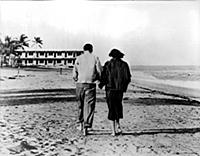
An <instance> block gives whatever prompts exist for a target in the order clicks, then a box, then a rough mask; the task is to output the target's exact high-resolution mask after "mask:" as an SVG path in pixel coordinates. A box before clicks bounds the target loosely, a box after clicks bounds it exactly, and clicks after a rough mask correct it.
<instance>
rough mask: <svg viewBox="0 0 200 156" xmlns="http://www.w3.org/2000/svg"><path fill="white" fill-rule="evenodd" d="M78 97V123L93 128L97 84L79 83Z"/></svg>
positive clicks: (77, 86) (77, 88) (77, 87)
mask: <svg viewBox="0 0 200 156" xmlns="http://www.w3.org/2000/svg"><path fill="white" fill-rule="evenodd" d="M76 96H77V101H78V121H79V122H80V123H84V127H88V128H91V127H92V123H93V118H94V111H95V103H96V84H94V83H77V84H76Z"/></svg>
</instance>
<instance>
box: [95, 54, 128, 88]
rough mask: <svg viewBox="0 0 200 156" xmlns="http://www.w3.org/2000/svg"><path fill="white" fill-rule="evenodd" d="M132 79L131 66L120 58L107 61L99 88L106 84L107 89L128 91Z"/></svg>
mask: <svg viewBox="0 0 200 156" xmlns="http://www.w3.org/2000/svg"><path fill="white" fill-rule="evenodd" d="M130 81H131V73H130V70H129V66H128V64H127V63H126V62H124V61H123V60H121V59H120V58H113V59H111V60H110V61H107V62H106V63H105V65H104V67H103V71H102V74H101V80H100V84H99V88H102V87H103V86H104V85H105V88H106V90H108V89H114V90H121V91H123V92H126V90H127V87H128V84H129V83H130Z"/></svg>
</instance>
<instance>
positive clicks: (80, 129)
mask: <svg viewBox="0 0 200 156" xmlns="http://www.w3.org/2000/svg"><path fill="white" fill-rule="evenodd" d="M76 128H77V129H78V130H79V131H83V124H82V123H79V125H78V127H76Z"/></svg>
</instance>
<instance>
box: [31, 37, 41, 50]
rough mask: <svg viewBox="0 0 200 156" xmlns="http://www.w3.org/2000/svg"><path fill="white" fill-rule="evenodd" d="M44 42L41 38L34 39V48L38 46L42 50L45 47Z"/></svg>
mask: <svg viewBox="0 0 200 156" xmlns="http://www.w3.org/2000/svg"><path fill="white" fill-rule="evenodd" d="M42 42H43V41H42V40H41V38H40V37H34V40H33V45H32V46H36V45H37V46H38V47H40V48H42V45H43V43H42Z"/></svg>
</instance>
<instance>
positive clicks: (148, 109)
mask: <svg viewBox="0 0 200 156" xmlns="http://www.w3.org/2000/svg"><path fill="white" fill-rule="evenodd" d="M0 74H1V75H0V112H1V113H0V156H10V155H16V156H68V155H69V156H70V155H71V156H74V155H89V156H90V155H92V156H93V155H94V156H95V155H105V156H180V155H181V156H199V155H200V127H199V125H200V107H199V106H200V104H199V103H198V102H197V101H191V100H188V99H187V98H183V97H181V96H180V97H179V96H174V95H170V94H165V93H164V92H160V91H156V90H151V89H150V88H147V87H146V86H145V87H141V84H137V83H136V82H133V83H131V84H130V85H129V88H128V92H127V93H126V94H125V95H124V100H123V106H124V107H123V108H124V118H123V120H122V121H121V125H122V129H123V133H122V135H118V136H116V137H112V136H110V133H111V131H110V124H109V121H108V119H107V112H108V109H107V105H106V102H105V93H104V91H103V90H99V89H97V103H96V111H95V118H94V125H93V131H90V132H89V135H88V136H86V137H84V136H82V134H81V132H80V131H79V130H78V129H77V124H76V122H75V121H76V115H77V104H76V98H75V84H74V83H73V81H72V79H71V71H70V70H64V71H63V74H62V75H60V73H59V71H58V70H41V69H38V70H36V69H26V70H21V71H20V74H19V75H18V76H16V74H17V70H16V69H5V68H4V69H0Z"/></svg>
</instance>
